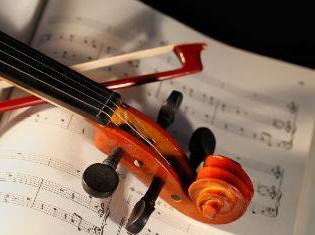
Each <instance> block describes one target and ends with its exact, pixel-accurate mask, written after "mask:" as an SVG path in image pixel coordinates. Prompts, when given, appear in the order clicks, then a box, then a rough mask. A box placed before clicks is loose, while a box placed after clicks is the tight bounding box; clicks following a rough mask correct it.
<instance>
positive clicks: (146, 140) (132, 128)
mask: <svg viewBox="0 0 315 235" xmlns="http://www.w3.org/2000/svg"><path fill="white" fill-rule="evenodd" d="M13 49H14V48H13ZM15 50H16V49H15ZM0 51H1V52H2V53H4V54H6V55H8V56H9V57H11V58H13V59H15V60H18V61H19V62H21V63H23V64H25V65H26V66H28V67H31V68H33V69H35V70H37V71H39V72H40V73H42V74H45V75H47V76H49V77H51V78H52V79H53V80H56V81H58V82H61V83H62V84H64V85H65V86H67V87H70V86H69V85H67V84H66V83H64V82H62V81H60V80H57V79H55V78H54V77H52V76H51V75H49V74H47V73H45V72H44V71H41V70H38V69H36V68H34V67H33V66H31V65H29V64H27V63H25V62H24V61H21V60H19V59H18V58H16V57H14V56H12V55H10V54H7V53H6V52H4V51H2V50H1V49H0ZM18 52H19V51H18ZM21 53H22V52H21ZM0 61H1V62H2V63H4V64H6V65H8V66H10V67H11V68H13V69H16V70H19V69H17V68H15V67H14V66H12V65H10V64H7V63H6V62H4V61H3V60H0ZM19 71H20V72H22V73H24V74H26V75H29V76H31V77H33V78H34V79H35V80H39V79H38V78H36V77H34V76H33V75H31V74H29V73H27V72H25V71H22V70H19ZM39 81H41V82H43V83H45V84H46V85H48V86H50V87H53V88H54V89H57V90H59V91H60V92H62V93H64V94H66V95H69V94H68V93H66V92H64V91H62V90H60V89H58V88H56V87H54V86H51V85H50V84H48V83H46V82H45V81H42V80H39ZM70 88H71V87H70ZM76 90H77V89H76ZM77 91H78V92H79V93H81V94H85V93H82V92H81V91H80V90H77ZM97 94H99V93H97ZM99 95H102V94H99ZM69 96H71V95H69ZM71 97H72V98H74V99H76V100H79V99H78V98H76V97H73V96H71ZM89 97H90V96H89ZM90 98H91V99H93V100H94V101H96V102H98V103H100V104H103V103H102V102H100V101H98V100H96V99H94V98H93V97H90ZM104 98H105V97H104ZM79 101H80V102H82V103H84V104H86V105H88V106H91V107H94V108H96V109H97V107H95V106H93V105H91V104H88V103H86V102H84V101H82V100H79ZM108 101H109V102H110V103H112V104H113V105H114V106H116V107H118V105H117V104H116V103H114V102H112V101H111V100H108ZM103 107H107V108H109V109H110V110H111V111H113V112H114V110H113V109H112V108H111V107H109V106H108V105H106V104H103ZM100 113H104V114H105V115H107V116H108V117H109V118H111V117H110V115H109V114H108V113H106V112H104V111H103V110H100ZM116 115H117V117H118V118H119V119H120V120H122V122H123V123H125V124H127V125H128V127H129V128H131V130H132V131H134V132H135V133H136V134H137V135H139V136H140V137H141V138H142V139H143V140H144V141H145V142H146V143H148V144H149V145H150V146H151V147H152V148H153V149H154V150H155V151H156V152H157V153H158V154H159V155H160V156H161V157H163V155H162V154H161V153H160V151H159V150H158V149H157V148H156V147H155V146H154V145H153V144H152V143H151V142H150V141H149V140H148V139H147V138H146V137H144V136H143V135H142V134H141V133H139V132H138V130H136V129H135V128H134V127H133V126H132V125H130V124H129V123H128V122H127V121H126V120H125V119H124V118H122V117H121V116H120V115H119V114H116ZM113 123H114V122H113ZM114 124H115V125H116V126H118V125H117V124H116V123H114ZM163 158H164V157H163Z"/></svg>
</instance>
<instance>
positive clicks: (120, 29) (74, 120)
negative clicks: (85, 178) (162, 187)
mask: <svg viewBox="0 0 315 235" xmlns="http://www.w3.org/2000/svg"><path fill="white" fill-rule="evenodd" d="M186 40H187V41H186ZM187 42H205V43H207V44H208V49H207V50H206V51H204V52H203V53H202V58H203V62H204V71H203V72H201V73H200V74H196V75H193V76H187V77H184V78H177V79H175V80H170V81H166V82H161V83H154V84H149V85H145V86H141V87H137V88H131V89H125V90H124V91H121V94H122V97H123V99H124V101H125V102H126V103H128V104H130V105H132V106H134V107H136V108H138V109H140V110H141V111H143V112H144V113H146V114H148V115H149V116H151V117H152V118H154V119H156V116H157V113H158V110H159V107H160V105H161V104H162V103H163V101H164V100H165V99H166V98H167V96H168V95H169V94H170V92H171V91H172V90H174V89H175V90H179V91H181V92H182V93H183V94H184V101H183V104H182V106H181V108H180V111H179V113H178V115H177V118H176V121H175V123H174V124H173V126H172V127H171V128H170V129H169V132H170V133H171V134H172V135H173V136H175V138H176V139H177V140H178V141H179V142H180V144H182V145H183V146H184V148H185V149H186V150H188V149H187V146H188V142H189V138H190V136H191V135H192V133H193V131H194V130H195V129H196V128H198V127H201V126H206V127H209V128H210V129H211V130H213V132H214V134H215V135H216V138H217V148H216V153H217V154H222V155H227V156H229V157H231V158H233V159H235V160H237V161H238V162H240V163H241V164H242V166H243V167H244V168H245V169H246V171H247V172H248V174H249V175H250V177H251V178H252V179H253V182H254V186H255V195H254V198H253V201H252V203H251V204H250V206H249V208H248V211H247V212H246V214H245V215H244V216H243V217H242V218H240V219H239V220H237V221H235V222H233V223H231V224H226V225H207V224H202V223H199V222H197V221H194V220H192V219H190V218H188V217H186V216H184V215H182V214H180V213H179V212H176V211H174V209H172V208H171V207H170V206H168V205H167V204H166V203H164V202H163V201H162V200H159V201H158V202H157V206H156V208H157V209H156V211H155V212H154V213H153V215H152V216H151V218H150V220H149V222H148V224H147V225H146V226H145V228H144V229H143V230H142V232H141V234H215V235H217V234H219V235H221V234H283V235H284V234H285V235H286V234H292V233H293V229H294V225H295V223H296V222H297V221H298V218H297V213H298V210H299V203H300V200H302V197H303V195H302V194H301V191H302V190H303V188H302V185H303V182H304V180H303V177H304V172H305V165H306V164H307V163H308V158H309V150H310V144H311V140H312V133H313V125H314V120H313V115H314V106H313V102H312V99H313V98H314V94H313V90H314V88H315V73H314V71H312V70H309V69H305V68H302V67H298V66H293V65H290V64H287V63H283V62H279V61H276V60H273V59H270V58H265V57H262V56H258V55H254V54H251V53H247V52H245V51H242V50H239V49H235V48H232V47H229V46H227V45H224V44H222V43H220V42H217V41H215V40H212V39H210V38H208V37H206V36H204V35H202V34H200V33H197V32H195V31H193V30H192V29H190V28H188V27H187V26H184V25H182V24H180V23H178V22H176V21H175V20H173V19H171V18H169V17H166V16H164V15H162V14H160V13H158V12H157V11H155V10H153V9H151V8H149V7H147V6H145V5H143V4H142V3H140V2H137V1H123V0H116V1H115V2H112V1H98V0H93V1H89V4H87V2H86V1H83V0H80V1H78V0H76V1H74V0H68V1H49V2H48V3H47V5H46V7H45V11H44V12H43V15H42V18H41V21H40V23H39V26H38V29H37V31H36V34H35V37H34V39H33V40H32V44H31V45H32V46H33V47H35V48H36V49H38V50H40V51H42V52H43V53H45V54H47V55H49V56H51V57H53V58H55V59H57V60H59V61H60V62H62V63H64V64H67V65H71V64H76V63H80V62H84V61H89V60H93V59H97V58H101V57H110V56H113V55H118V54H122V53H126V52H131V51H136V50H140V49H145V48H151V47H158V46H161V45H165V44H173V43H187ZM176 66H179V64H178V61H177V59H176V58H175V57H174V55H171V54H168V55H165V56H160V57H154V58H150V59H145V60H143V61H142V60H141V61H130V62H128V63H125V64H121V65H117V66H110V67H107V68H104V69H100V70H97V71H93V72H91V73H90V74H88V75H89V76H91V78H93V79H95V80H97V81H101V80H106V79H113V78H121V77H126V76H131V75H134V74H143V73H148V72H154V71H162V70H165V69H169V68H173V67H176ZM20 95H21V94H20V93H19V92H17V91H15V92H14V93H13V94H12V97H17V96H20ZM93 133H94V130H93V128H92V127H91V126H90V125H89V124H88V123H87V122H86V121H85V120H84V119H83V118H80V117H78V116H76V115H73V114H71V113H68V112H65V111H63V110H61V109H59V108H55V107H52V106H51V105H42V106H37V107H32V108H25V109H22V110H18V111H14V112H10V113H6V114H5V115H4V116H3V118H2V121H1V129H0V136H1V141H0V161H1V164H0V184H1V187H0V189H1V190H0V191H1V192H0V206H1V210H2V211H3V213H2V214H1V220H0V232H1V234H19V233H24V234H25V233H26V231H27V233H30V234H127V231H126V229H125V227H124V226H125V224H126V221H127V218H128V216H129V214H130V212H131V209H132V207H133V205H134V204H135V203H136V202H137V201H138V200H139V199H140V198H141V197H142V195H143V194H144V193H145V190H146V189H145V187H144V186H143V185H142V184H141V183H140V182H139V181H137V180H136V179H135V178H134V177H133V176H132V175H130V174H129V173H128V171H127V170H125V169H120V170H119V172H120V174H119V175H120V184H119V188H118V190H117V192H116V193H115V194H114V195H113V197H111V198H108V199H106V200H98V199H95V198H91V197H89V196H88V195H87V194H86V193H85V192H84V190H83V189H82V186H81V176H82V172H83V171H84V169H85V168H86V167H87V166H88V165H90V164H92V163H94V162H102V160H103V159H104V158H105V156H104V154H103V153H101V152H100V151H99V150H97V149H96V148H95V146H94V145H93Z"/></svg>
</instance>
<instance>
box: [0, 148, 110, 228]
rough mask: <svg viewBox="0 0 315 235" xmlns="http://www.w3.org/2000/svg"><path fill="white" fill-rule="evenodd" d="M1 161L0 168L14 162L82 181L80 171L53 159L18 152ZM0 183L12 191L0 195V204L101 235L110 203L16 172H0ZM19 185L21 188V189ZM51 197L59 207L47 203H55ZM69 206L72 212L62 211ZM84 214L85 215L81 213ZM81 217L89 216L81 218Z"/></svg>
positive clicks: (0, 155) (2, 155)
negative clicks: (48, 168)
mask: <svg viewBox="0 0 315 235" xmlns="http://www.w3.org/2000/svg"><path fill="white" fill-rule="evenodd" d="M0 160H3V162H2V165H3V164H6V163H10V162H11V163H14V162H15V161H24V162H26V163H27V164H37V165H39V166H40V167H42V166H44V167H50V168H52V170H54V171H55V172H56V174H57V173H58V172H62V173H65V174H66V175H68V176H71V177H72V178H74V179H76V181H79V182H80V181H81V175H82V170H81V169H79V168H78V167H75V166H73V165H71V164H69V163H67V162H64V161H61V160H58V159H54V158H52V157H48V156H40V155H35V154H25V153H21V152H11V153H9V152H6V153H5V152H2V153H1V154H0ZM64 177H65V176H64ZM78 178H79V179H78ZM0 184H1V185H3V186H4V185H9V186H10V187H9V188H10V189H11V190H12V189H14V190H13V192H12V191H10V192H2V193H1V194H0V201H1V202H4V203H10V204H14V205H20V206H24V207H28V208H31V209H35V210H37V211H39V212H43V213H45V214H48V215H50V216H53V217H56V218H58V219H60V220H62V221H64V222H66V223H68V224H70V225H72V226H75V227H76V228H77V229H78V231H80V232H86V233H89V234H103V227H104V224H105V219H106V218H107V215H106V214H107V213H108V210H109V209H108V208H109V204H110V200H102V201H100V200H98V199H96V198H92V197H91V196H89V195H88V194H86V193H84V192H78V191H76V190H74V189H71V188H70V187H67V186H64V185H62V184H59V183H56V182H54V181H52V180H48V179H46V178H43V177H38V176H35V175H32V174H26V173H22V172H18V171H2V172H0ZM3 186H2V188H3V189H7V187H3ZM20 186H23V187H22V188H21V187H20ZM25 187H26V188H25ZM23 188H24V190H23V191H22V192H23V193H21V192H20V191H21V189H23ZM53 198H55V199H56V200H57V201H58V203H59V204H56V205H55V204H54V203H53V204H52V203H51V202H48V201H47V200H48V199H49V201H54V200H53ZM1 199H2V200H1ZM60 200H61V202H62V203H61V204H60V202H59V201H60ZM71 204H72V206H71V207H69V206H67V207H69V208H71V210H75V211H73V212H71V211H70V210H69V208H68V209H67V207H65V208H63V206H65V205H71ZM74 208H75V209H74ZM80 208H81V209H80ZM79 211H80V212H79ZM83 211H84V214H80V213H83ZM83 215H84V216H88V217H86V218H84V216H83Z"/></svg>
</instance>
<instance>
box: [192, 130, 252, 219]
mask: <svg viewBox="0 0 315 235" xmlns="http://www.w3.org/2000/svg"><path fill="white" fill-rule="evenodd" d="M215 144H216V140H215V137H214V134H213V133H212V132H211V131H210V130H209V129H208V128H199V129H197V130H196V131H195V132H194V133H193V135H192V138H191V140H190V146H189V147H190V151H191V155H190V159H189V161H190V164H191V166H192V168H193V170H195V172H196V169H197V168H198V166H199V165H200V163H201V162H202V161H203V162H204V163H203V166H202V167H201V168H200V169H199V170H198V171H197V172H196V180H195V181H194V182H193V183H192V184H191V185H190V187H189V188H188V194H189V197H190V198H191V200H192V201H193V202H194V203H195V206H196V207H197V210H198V211H199V212H200V213H201V214H202V216H203V217H205V218H207V219H209V220H211V221H212V223H214V224H223V223H229V222H232V221H234V220H236V219H237V218H239V217H240V216H241V215H242V214H243V213H244V212H245V211H246V209H247V206H248V205H249V203H250V201H251V199H252V197H253V194H254V189H253V184H252V182H251V180H250V178H249V177H248V175H247V174H246V172H245V171H244V170H243V169H242V167H241V165H240V164H238V163H237V162H235V161H234V160H232V159H230V158H228V157H224V156H220V155H213V153H214V150H215Z"/></svg>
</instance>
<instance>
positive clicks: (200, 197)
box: [0, 32, 254, 233]
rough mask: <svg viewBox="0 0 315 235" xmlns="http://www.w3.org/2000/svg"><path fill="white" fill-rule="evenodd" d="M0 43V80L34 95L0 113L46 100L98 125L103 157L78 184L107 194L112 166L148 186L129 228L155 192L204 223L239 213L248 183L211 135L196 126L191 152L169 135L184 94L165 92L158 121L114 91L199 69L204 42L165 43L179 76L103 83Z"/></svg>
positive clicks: (141, 220)
mask: <svg viewBox="0 0 315 235" xmlns="http://www.w3.org/2000/svg"><path fill="white" fill-rule="evenodd" d="M0 44H1V47H0V76H1V78H2V79H4V80H5V81H7V82H9V83H11V84H13V85H14V86H16V87H18V88H21V89H23V90H25V91H27V92H29V93H31V94H33V95H35V96H36V97H26V98H20V99H17V100H11V101H4V102H2V103H0V111H7V110H12V109H15V108H19V107H25V106H28V105H35V104H39V103H43V102H44V101H47V102H49V103H51V104H53V105H56V106H59V107H62V108H65V109H67V110H70V111H71V112H74V113H76V114H79V115H81V116H83V117H85V118H86V119H87V120H88V122H90V123H91V124H92V125H93V126H94V127H95V129H96V135H95V146H96V147H97V148H98V149H99V150H100V151H102V152H104V153H105V154H106V155H107V156H108V157H107V158H105V159H104V160H103V162H102V163H95V164H92V165H90V166H89V167H87V168H86V170H85V171H84V173H83V176H82V186H83V188H84V190H85V191H86V192H87V193H89V194H90V195H91V196H93V197H98V198H105V197H109V196H111V195H112V194H113V192H114V191H115V189H116V188H117V185H118V182H119V178H118V175H117V173H116V167H117V165H118V164H122V165H123V166H124V167H126V168H127V169H128V170H129V171H130V172H132V173H133V174H134V175H135V176H136V177H137V178H138V179H140V180H141V181H142V182H143V183H144V184H145V185H147V186H148V190H147V192H146V193H145V195H144V196H143V197H142V198H141V199H140V200H139V201H138V202H137V203H136V205H135V206H134V208H133V210H132V212H131V215H130V217H129V219H128V222H127V225H126V228H127V230H128V231H129V232H130V233H138V232H140V231H141V229H142V228H143V227H144V226H145V224H146V222H147V221H148V219H149V217H150V215H151V213H152V212H153V211H154V206H155V201H156V200H157V198H158V197H161V198H162V199H163V200H165V201H166V202H167V203H168V204H170V205H171V206H172V207H174V208H176V209H177V210H178V211H180V212H181V213H183V214H185V215H186V216H189V217H191V218H193V219H195V220H198V221H200V222H203V223H208V224H225V223H230V222H232V221H234V220H236V219H238V218H239V217H240V216H241V215H243V214H244V213H245V211H246V209H247V207H248V205H249V203H250V201H251V199H252V197H253V194H254V189H253V184H252V182H251V180H250V178H249V176H248V175H247V174H246V172H245V171H244V170H243V169H242V167H241V165H240V164H239V163H237V162H235V161H234V160H232V159H230V158H228V157H225V156H220V155H214V150H215V145H216V140H215V136H214V134H213V133H212V132H211V130H209V129H208V128H199V129H197V130H196V131H195V132H194V133H193V135H192V137H191V140H190V145H189V148H190V156H189V157H188V156H187V155H186V154H185V152H184V151H183V149H182V148H181V147H180V146H179V145H178V144H177V143H176V140H175V139H174V138H173V137H171V136H170V134H168V133H167V130H166V129H167V128H168V127H169V126H170V125H171V124H172V123H173V122H174V120H175V115H176V111H177V110H178V109H179V106H180V104H181V102H182V99H183V95H182V94H181V93H180V92H178V91H173V92H172V93H171V94H170V96H169V97H168V98H167V100H166V101H165V102H164V103H163V105H162V107H161V109H160V111H159V115H158V117H157V121H153V120H151V119H150V118H148V117H147V116H145V115H144V114H142V113H141V112H139V111H137V110H136V109H134V108H132V107H130V106H128V105H127V104H126V103H124V102H123V101H122V99H121V96H120V95H119V94H118V93H117V92H114V91H113V89H118V88H122V87H127V86H132V85H139V84H144V83H147V82H152V81H161V80H164V79H170V78H173V77H176V76H182V75H186V74H189V73H193V72H198V71H200V70H201V69H202V64H201V59H200V54H201V51H202V49H203V48H204V44H183V45H177V46H172V47H170V48H171V49H172V50H173V51H174V52H175V53H176V55H177V56H178V58H179V59H180V60H181V63H182V64H183V67H182V68H180V69H178V70H176V71H175V72H177V75H174V74H176V73H174V71H171V72H170V71H166V72H160V73H157V74H151V75H143V76H140V77H137V78H135V77H134V78H128V79H123V80H121V81H111V82H107V83H104V84H98V83H96V82H94V81H93V80H90V79H89V78H87V77H85V76H83V75H82V74H80V73H79V72H76V71H74V70H73V69H71V68H69V67H66V66H64V65H62V64H60V63H59V62H57V61H55V60H53V59H51V58H49V57H47V56H45V55H43V54H41V53H40V52H38V51H36V50H34V49H32V48H30V47H29V46H27V45H25V44H23V43H21V42H19V41H17V40H15V39H13V38H11V37H10V36H8V35H6V34H5V33H3V32H0ZM170 48H168V49H170ZM41 99H42V100H41ZM43 100H44V101H43ZM201 164H202V166H200V165H201Z"/></svg>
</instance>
